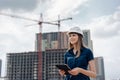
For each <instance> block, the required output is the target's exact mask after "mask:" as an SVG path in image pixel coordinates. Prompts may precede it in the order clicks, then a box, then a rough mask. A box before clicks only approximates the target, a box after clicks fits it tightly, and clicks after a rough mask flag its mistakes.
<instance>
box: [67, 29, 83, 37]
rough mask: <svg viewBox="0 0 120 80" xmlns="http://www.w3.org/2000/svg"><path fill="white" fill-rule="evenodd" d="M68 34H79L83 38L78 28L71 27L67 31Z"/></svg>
mask: <svg viewBox="0 0 120 80" xmlns="http://www.w3.org/2000/svg"><path fill="white" fill-rule="evenodd" d="M69 33H77V34H81V35H82V37H83V32H82V30H81V29H80V28H79V27H72V28H70V30H69V31H68V33H67V34H68V35H69Z"/></svg>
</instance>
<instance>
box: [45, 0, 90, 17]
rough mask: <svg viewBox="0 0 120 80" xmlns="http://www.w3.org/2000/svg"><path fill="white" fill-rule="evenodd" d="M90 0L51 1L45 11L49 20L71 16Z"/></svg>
mask: <svg viewBox="0 0 120 80" xmlns="http://www.w3.org/2000/svg"><path fill="white" fill-rule="evenodd" d="M87 1H88V0H51V2H49V3H48V9H47V10H46V11H45V13H46V16H47V17H48V18H53V17H56V16H58V15H62V16H63V17H65V16H70V15H72V14H74V12H75V13H79V12H78V11H77V12H76V9H78V8H79V7H80V6H82V5H83V4H85V3H86V2H87Z"/></svg>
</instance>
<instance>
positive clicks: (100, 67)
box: [95, 57, 105, 80]
mask: <svg viewBox="0 0 120 80" xmlns="http://www.w3.org/2000/svg"><path fill="white" fill-rule="evenodd" d="M95 66H96V73H97V78H96V80H105V73H104V59H103V57H96V58H95Z"/></svg>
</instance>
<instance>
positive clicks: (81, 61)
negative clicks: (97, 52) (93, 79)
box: [64, 48, 94, 80]
mask: <svg viewBox="0 0 120 80" xmlns="http://www.w3.org/2000/svg"><path fill="white" fill-rule="evenodd" d="M75 56H76V55H74V53H73V49H70V50H68V51H67V52H66V53H65V57H64V59H65V60H64V61H65V64H68V66H69V67H70V68H71V69H73V68H76V67H80V68H83V69H85V70H87V69H88V62H89V61H90V60H93V59H94V57H93V53H92V51H91V50H90V49H88V48H81V53H80V56H79V57H77V58H76V57H75ZM65 80H90V78H89V77H88V76H86V75H84V74H82V73H79V74H78V75H76V76H73V75H66V78H65Z"/></svg>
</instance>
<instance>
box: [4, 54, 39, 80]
mask: <svg viewBox="0 0 120 80" xmlns="http://www.w3.org/2000/svg"><path fill="white" fill-rule="evenodd" d="M6 77H7V80H38V53H37V52H23V53H8V54H7V76H6Z"/></svg>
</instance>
